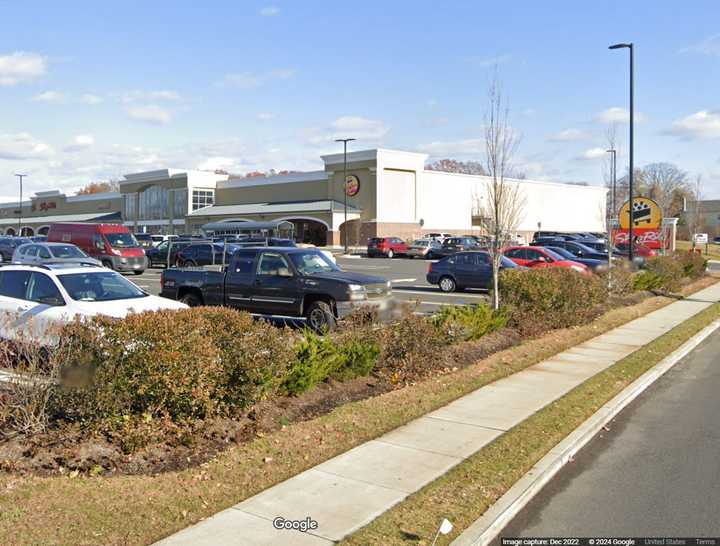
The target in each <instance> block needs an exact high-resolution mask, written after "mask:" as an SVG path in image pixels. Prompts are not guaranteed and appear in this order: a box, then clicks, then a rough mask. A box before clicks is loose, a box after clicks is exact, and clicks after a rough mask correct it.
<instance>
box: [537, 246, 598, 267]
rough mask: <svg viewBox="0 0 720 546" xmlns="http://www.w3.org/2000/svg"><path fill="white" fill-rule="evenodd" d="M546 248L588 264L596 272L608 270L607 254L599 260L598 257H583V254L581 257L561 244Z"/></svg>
mask: <svg viewBox="0 0 720 546" xmlns="http://www.w3.org/2000/svg"><path fill="white" fill-rule="evenodd" d="M544 248H548V249H550V250H552V251H553V252H554V253H555V254H558V255H560V256H562V257H563V258H565V259H566V260H570V261H573V262H578V263H581V264H583V265H586V266H588V267H589V268H590V269H591V270H592V271H594V272H597V271H604V270H607V268H608V259H607V256H606V257H605V259H602V260H599V259H597V258H583V257H582V256H580V257H578V256H575V255H574V254H573V253H572V252H570V251H569V250H566V249H564V248H563V247H560V246H546V247H544Z"/></svg>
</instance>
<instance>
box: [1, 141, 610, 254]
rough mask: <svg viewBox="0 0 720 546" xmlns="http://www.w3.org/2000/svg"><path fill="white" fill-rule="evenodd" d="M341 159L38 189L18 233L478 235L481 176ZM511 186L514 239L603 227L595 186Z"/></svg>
mask: <svg viewBox="0 0 720 546" xmlns="http://www.w3.org/2000/svg"><path fill="white" fill-rule="evenodd" d="M343 159H344V157H343V154H332V155H326V156H322V160H323V163H324V169H322V170H318V171H312V172H302V173H292V174H287V175H279V176H273V177H256V178H234V177H231V176H228V175H221V174H215V173H213V172H205V171H192V170H180V169H162V170H156V171H146V172H140V173H134V174H128V175H126V176H125V177H124V180H122V181H121V182H120V191H119V192H118V193H108V194H94V195H91V196H65V195H63V194H61V193H60V192H41V193H38V194H36V195H35V196H33V197H32V198H31V199H30V200H28V201H27V202H25V203H23V214H22V217H23V218H22V226H23V228H22V229H23V230H24V231H25V233H30V232H31V231H32V232H33V233H41V232H42V231H44V230H45V229H46V228H47V226H48V225H49V224H50V223H52V222H61V221H89V222H99V221H102V222H106V221H122V222H123V223H125V224H126V225H128V226H129V227H130V228H131V229H132V230H133V231H135V232H151V233H200V232H201V231H202V227H203V226H204V225H206V224H209V223H213V222H243V221H269V220H288V221H290V222H292V223H293V224H294V225H295V235H296V238H297V239H298V240H299V241H301V242H312V243H315V244H319V245H325V244H327V245H340V244H342V243H343V242H344V239H345V236H346V235H347V237H348V243H349V244H351V245H353V244H364V243H365V241H366V240H367V238H368V237H376V236H398V237H401V238H404V239H410V238H415V237H420V236H422V235H423V234H427V233H431V232H448V233H454V234H466V233H479V226H480V222H481V218H480V217H479V208H480V207H479V205H480V204H481V203H482V200H483V199H485V198H486V196H485V188H486V185H487V182H488V178H487V177H484V176H475V175H464V174H455V173H446V172H440V171H430V170H426V169H425V163H426V161H427V155H425V154H419V153H413V152H404V151H397V150H387V149H372V150H363V151H357V152H351V153H348V156H347V160H348V170H347V174H348V178H347V181H346V183H345V184H343V166H344V163H343ZM511 183H513V184H518V185H519V190H520V193H521V194H522V196H523V198H524V200H525V206H524V210H523V215H522V219H521V221H520V224H519V226H518V229H517V232H518V234H521V235H523V236H525V237H526V238H529V237H531V236H532V234H533V233H534V232H535V231H537V230H539V229H542V230H555V231H605V228H604V211H605V199H606V190H605V188H604V187H602V186H585V185H575V184H566V183H555V182H546V181H533V180H513V181H511ZM345 200H347V210H346V209H345ZM18 208H19V207H18V204H17V203H15V204H12V203H5V204H0V232H5V233H13V234H14V233H17V230H18V216H19V214H18ZM346 217H347V223H346V221H345V218H346Z"/></svg>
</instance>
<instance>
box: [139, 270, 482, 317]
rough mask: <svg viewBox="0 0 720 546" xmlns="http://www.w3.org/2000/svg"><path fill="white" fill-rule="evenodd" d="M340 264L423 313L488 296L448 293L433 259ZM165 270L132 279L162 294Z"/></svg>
mask: <svg viewBox="0 0 720 546" xmlns="http://www.w3.org/2000/svg"><path fill="white" fill-rule="evenodd" d="M337 262H338V265H339V266H340V267H341V268H342V269H344V270H346V271H352V272H355V273H364V274H366V275H376V276H378V277H383V278H385V279H387V280H389V281H390V282H392V287H393V294H394V296H395V298H397V300H398V301H401V302H411V303H413V304H416V305H417V310H418V311H419V312H422V313H432V312H434V311H437V309H438V308H439V307H440V306H442V305H467V304H476V303H479V302H481V301H484V300H486V299H487V295H486V293H485V292H482V291H479V290H469V291H467V292H461V293H453V294H444V293H442V292H441V291H440V289H439V288H438V287H437V286H433V285H430V284H428V283H427V282H426V281H425V274H426V272H427V268H428V264H429V263H430V261H426V260H420V259H414V260H412V259H408V258H393V259H392V260H389V259H387V258H365V257H359V256H358V257H352V258H338V260H337ZM161 272H162V269H160V268H153V269H148V270H146V271H145V273H143V274H142V275H137V276H135V275H130V276H129V277H128V278H129V279H130V280H131V281H133V282H134V283H135V284H137V285H138V286H140V287H141V288H143V289H145V290H147V291H148V292H150V293H151V294H159V293H160V273H161Z"/></svg>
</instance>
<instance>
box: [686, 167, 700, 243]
mask: <svg viewBox="0 0 720 546" xmlns="http://www.w3.org/2000/svg"><path fill="white" fill-rule="evenodd" d="M689 193H690V197H689V199H688V201H687V205H688V207H687V208H688V210H687V212H686V213H685V217H686V221H687V228H688V235H689V236H690V240H691V241H692V248H693V250H695V233H696V232H697V230H698V228H699V226H700V200H701V199H702V176H701V175H697V176H696V177H695V182H694V183H693V184H692V186H691V187H690V192H689Z"/></svg>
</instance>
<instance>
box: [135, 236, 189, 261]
mask: <svg viewBox="0 0 720 546" xmlns="http://www.w3.org/2000/svg"><path fill="white" fill-rule="evenodd" d="M191 244H193V241H190V240H183V239H173V240H167V241H163V242H162V243H160V244H159V245H158V246H153V247H150V248H148V249H147V250H146V251H145V256H146V257H147V260H148V267H155V266H156V265H159V266H163V267H164V266H167V264H168V253H169V254H170V260H169V261H170V265H174V264H175V263H176V262H177V260H176V259H177V253H178V252H180V251H181V250H183V249H184V248H187V247H188V246H190V245H191Z"/></svg>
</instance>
